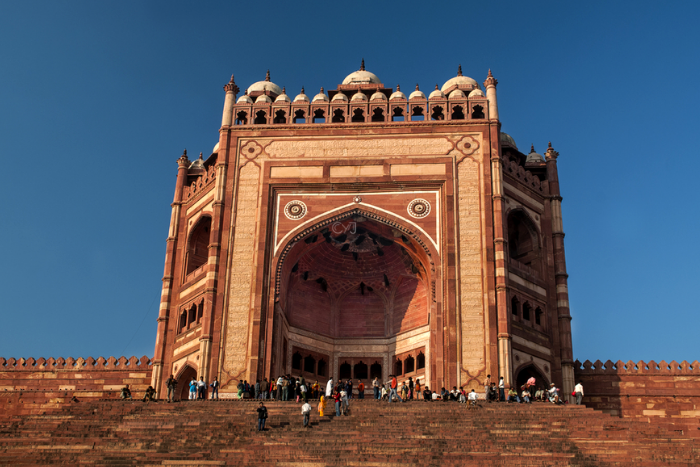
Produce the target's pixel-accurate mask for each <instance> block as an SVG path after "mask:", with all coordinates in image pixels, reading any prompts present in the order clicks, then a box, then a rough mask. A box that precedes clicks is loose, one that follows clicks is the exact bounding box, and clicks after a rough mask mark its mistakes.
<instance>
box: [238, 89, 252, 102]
mask: <svg viewBox="0 0 700 467" xmlns="http://www.w3.org/2000/svg"><path fill="white" fill-rule="evenodd" d="M252 103H253V99H251V98H250V96H249V95H248V91H246V92H245V94H243V95H242V96H241V97H239V98H238V100H237V101H236V104H252Z"/></svg>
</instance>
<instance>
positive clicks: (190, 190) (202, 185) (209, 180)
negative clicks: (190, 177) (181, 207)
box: [182, 165, 216, 201]
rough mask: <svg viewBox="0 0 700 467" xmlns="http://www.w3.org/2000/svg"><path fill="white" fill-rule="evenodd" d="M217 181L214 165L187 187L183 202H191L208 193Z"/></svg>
mask: <svg viewBox="0 0 700 467" xmlns="http://www.w3.org/2000/svg"><path fill="white" fill-rule="evenodd" d="M215 179H216V169H215V168H214V166H213V165H212V166H210V167H209V168H208V169H206V172H204V173H203V174H202V175H200V176H199V177H197V179H196V180H195V181H193V182H192V183H191V184H190V185H187V186H185V189H184V193H183V197H182V198H183V201H189V200H190V199H192V198H194V197H195V196H196V195H197V194H198V193H201V192H203V191H206V189H208V188H209V186H210V185H212V184H213V182H214V180H215Z"/></svg>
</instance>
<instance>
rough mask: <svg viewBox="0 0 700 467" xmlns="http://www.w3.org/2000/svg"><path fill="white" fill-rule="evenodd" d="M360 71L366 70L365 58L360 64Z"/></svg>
mask: <svg viewBox="0 0 700 467" xmlns="http://www.w3.org/2000/svg"><path fill="white" fill-rule="evenodd" d="M360 71H365V59H364V58H363V59H362V63H361V64H360Z"/></svg>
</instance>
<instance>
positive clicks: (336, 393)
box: [333, 391, 340, 417]
mask: <svg viewBox="0 0 700 467" xmlns="http://www.w3.org/2000/svg"><path fill="white" fill-rule="evenodd" d="M333 400H334V401H335V416H336V417H340V391H334V392H333Z"/></svg>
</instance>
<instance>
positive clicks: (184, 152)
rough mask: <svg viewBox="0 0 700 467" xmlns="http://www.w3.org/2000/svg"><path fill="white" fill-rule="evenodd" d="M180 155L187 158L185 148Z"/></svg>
mask: <svg viewBox="0 0 700 467" xmlns="http://www.w3.org/2000/svg"><path fill="white" fill-rule="evenodd" d="M182 155H183V156H185V157H187V148H185V150H184V151H182Z"/></svg>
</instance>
